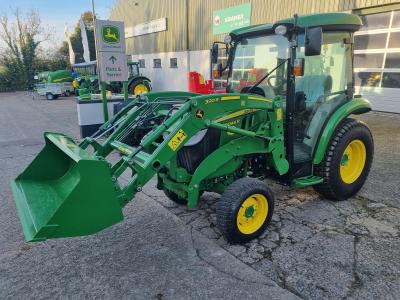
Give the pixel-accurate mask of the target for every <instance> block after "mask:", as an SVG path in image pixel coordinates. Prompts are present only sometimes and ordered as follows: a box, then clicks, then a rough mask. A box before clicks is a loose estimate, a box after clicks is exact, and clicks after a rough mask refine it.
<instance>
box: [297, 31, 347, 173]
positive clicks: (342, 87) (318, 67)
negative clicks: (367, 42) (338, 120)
mask: <svg viewBox="0 0 400 300" xmlns="http://www.w3.org/2000/svg"><path fill="white" fill-rule="evenodd" d="M349 40H350V33H348V32H327V33H324V34H323V44H322V48H321V54H320V55H316V56H305V54H304V35H300V36H299V47H298V50H297V58H304V60H305V61H304V75H303V76H299V77H296V83H295V84H296V85H295V91H296V93H295V103H296V109H295V112H294V120H295V125H294V128H295V136H294V137H293V138H294V143H293V154H294V155H293V160H294V163H295V164H300V165H301V164H307V165H309V167H308V171H306V172H305V173H308V174H298V176H296V175H295V174H294V175H295V177H300V176H305V175H310V174H311V173H309V172H311V161H312V157H313V153H314V149H315V147H316V144H317V141H318V138H319V136H320V134H321V132H322V129H323V127H324V124H325V122H326V121H327V120H328V118H329V117H330V116H331V114H332V113H333V112H334V111H335V110H336V109H337V108H338V107H339V106H340V105H342V104H343V103H344V102H346V101H348V100H349V99H351V97H352V93H353V92H352V91H353V75H352V55H351V53H352V49H351V47H352V45H351V44H348V43H346V41H349ZM300 173H301V172H300ZM303 173H304V172H303Z"/></svg>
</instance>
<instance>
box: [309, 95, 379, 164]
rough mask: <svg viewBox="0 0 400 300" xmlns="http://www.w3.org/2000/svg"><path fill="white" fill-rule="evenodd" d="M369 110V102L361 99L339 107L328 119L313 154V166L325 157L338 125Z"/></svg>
mask: <svg viewBox="0 0 400 300" xmlns="http://www.w3.org/2000/svg"><path fill="white" fill-rule="evenodd" d="M370 110H371V106H370V104H369V102H368V101H367V100H365V99H362V98H355V99H352V100H350V101H348V102H347V103H345V104H343V105H342V106H340V107H339V108H338V109H337V110H336V111H335V112H334V113H333V115H332V116H331V117H330V119H329V121H328V123H327V124H326V126H325V128H324V130H323V132H322V134H321V136H320V138H319V142H318V146H317V148H316V149H317V150H316V151H315V154H314V159H313V164H315V165H317V164H319V163H320V162H321V161H322V159H323V158H324V156H325V151H326V148H327V147H328V144H329V142H330V140H331V137H332V135H333V133H334V132H335V130H336V128H337V126H338V125H339V123H340V122H341V121H342V120H343V119H344V118H346V117H348V116H349V115H351V114H363V113H366V112H368V111H370Z"/></svg>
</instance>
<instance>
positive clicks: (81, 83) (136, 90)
mask: <svg viewBox="0 0 400 300" xmlns="http://www.w3.org/2000/svg"><path fill="white" fill-rule="evenodd" d="M72 68H73V70H74V71H75V72H76V73H77V74H78V77H77V78H76V79H75V81H74V85H75V86H76V88H77V91H78V92H77V93H78V94H80V96H83V95H84V94H87V95H88V96H89V97H90V94H96V93H98V92H99V91H100V87H99V79H98V75H97V66H96V61H91V62H89V63H79V64H75V65H73V66H72ZM128 71H129V78H128V92H129V93H130V94H132V95H135V96H136V95H139V94H143V93H148V92H150V91H151V81H150V79H149V78H147V77H146V76H143V75H142V74H141V73H140V72H139V63H138V62H128ZM107 90H109V91H111V92H113V93H121V92H122V82H111V83H110V84H108V85H107Z"/></svg>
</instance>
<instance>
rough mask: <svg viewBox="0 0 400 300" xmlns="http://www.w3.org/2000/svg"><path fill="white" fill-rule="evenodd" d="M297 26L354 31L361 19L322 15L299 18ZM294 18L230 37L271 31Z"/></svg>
mask: <svg viewBox="0 0 400 300" xmlns="http://www.w3.org/2000/svg"><path fill="white" fill-rule="evenodd" d="M297 22H298V23H297V25H298V26H299V27H300V28H306V27H316V26H321V27H325V28H328V27H330V28H332V27H337V28H340V29H343V30H349V31H356V30H358V28H359V27H360V26H361V25H362V22H361V19H360V17H359V16H357V15H353V14H348V13H323V14H312V15H304V16H299V18H298V21H297ZM293 23H294V18H288V19H283V20H279V21H277V22H276V23H275V24H261V25H251V26H247V27H243V28H239V29H235V30H233V31H232V32H231V35H234V36H240V35H248V34H253V33H258V32H263V31H271V30H272V28H273V26H274V25H276V24H293Z"/></svg>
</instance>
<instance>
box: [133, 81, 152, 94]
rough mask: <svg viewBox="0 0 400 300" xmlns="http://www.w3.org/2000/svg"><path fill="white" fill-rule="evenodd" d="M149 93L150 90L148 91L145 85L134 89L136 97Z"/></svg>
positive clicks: (141, 84)
mask: <svg viewBox="0 0 400 300" xmlns="http://www.w3.org/2000/svg"><path fill="white" fill-rule="evenodd" d="M148 92H149V90H148V89H147V86H145V85H144V84H143V83H140V84H138V85H137V86H135V88H134V89H133V94H134V95H135V96H136V95H139V94H145V93H148Z"/></svg>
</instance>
